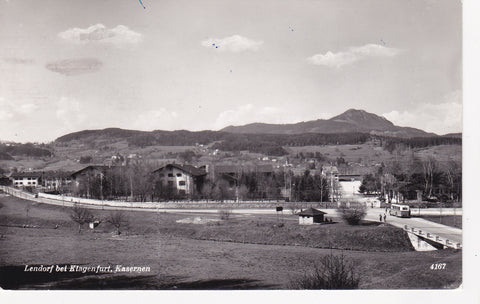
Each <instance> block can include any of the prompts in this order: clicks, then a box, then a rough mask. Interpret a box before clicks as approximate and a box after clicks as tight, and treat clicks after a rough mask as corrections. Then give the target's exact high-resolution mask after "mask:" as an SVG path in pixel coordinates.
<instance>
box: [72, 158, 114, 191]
mask: <svg viewBox="0 0 480 304" xmlns="http://www.w3.org/2000/svg"><path fill="white" fill-rule="evenodd" d="M110 168H112V167H111V166H104V165H90V166H87V167H85V168H83V169H81V170H78V171H76V172H74V173H72V174H71V175H70V177H71V183H72V185H73V187H72V190H73V192H74V193H79V192H84V194H85V195H86V197H91V196H92V194H95V195H97V194H98V193H96V192H100V194H99V196H100V197H102V198H103V193H102V191H103V186H102V185H101V183H102V181H103V180H104V178H105V176H106V175H107V171H108V170H110ZM94 181H98V182H99V183H100V185H99V187H98V189H96V188H97V187H94V188H92V187H91V186H92V182H94ZM97 196H98V195H97Z"/></svg>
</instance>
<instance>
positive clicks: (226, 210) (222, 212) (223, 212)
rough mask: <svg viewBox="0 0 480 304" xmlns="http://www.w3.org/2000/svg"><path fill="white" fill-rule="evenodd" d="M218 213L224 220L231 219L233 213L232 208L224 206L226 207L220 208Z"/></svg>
mask: <svg viewBox="0 0 480 304" xmlns="http://www.w3.org/2000/svg"><path fill="white" fill-rule="evenodd" d="M218 214H219V215H220V218H221V219H222V220H229V219H230V216H231V215H232V209H229V208H224V209H221V210H218Z"/></svg>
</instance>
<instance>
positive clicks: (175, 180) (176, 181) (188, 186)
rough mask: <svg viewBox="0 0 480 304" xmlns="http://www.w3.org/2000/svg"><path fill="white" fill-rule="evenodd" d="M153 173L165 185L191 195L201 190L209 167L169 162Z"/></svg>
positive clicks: (180, 193) (181, 193)
mask: <svg viewBox="0 0 480 304" xmlns="http://www.w3.org/2000/svg"><path fill="white" fill-rule="evenodd" d="M152 173H153V174H154V175H155V176H157V177H158V178H159V180H160V182H161V183H162V184H163V185H164V186H166V187H168V188H170V189H173V190H176V191H177V193H178V195H180V196H190V195H192V194H194V193H198V192H200V191H201V188H202V186H203V183H204V182H205V176H206V175H207V167H205V166H204V167H200V168H197V167H195V166H192V165H180V164H168V165H165V166H163V167H161V168H158V169H157V170H155V171H153V172H152Z"/></svg>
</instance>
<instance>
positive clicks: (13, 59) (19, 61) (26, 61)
mask: <svg viewBox="0 0 480 304" xmlns="http://www.w3.org/2000/svg"><path fill="white" fill-rule="evenodd" d="M3 61H5V62H7V63H13V64H32V63H33V59H29V58H16V57H7V58H3Z"/></svg>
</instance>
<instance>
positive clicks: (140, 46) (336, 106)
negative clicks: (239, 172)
mask: <svg viewBox="0 0 480 304" xmlns="http://www.w3.org/2000/svg"><path fill="white" fill-rule="evenodd" d="M0 1H1V2H0V45H1V47H0V140H4V141H15V142H28V141H30V142H49V141H52V140H54V139H55V138H57V137H59V136H62V135H64V134H67V133H70V132H75V131H81V130H85V129H102V128H108V127H119V128H125V129H136V130H145V131H150V130H180V129H186V130H192V131H198V130H219V129H221V128H223V127H226V126H229V125H243V124H247V123H253V122H265V123H295V122H300V121H308V120H315V119H328V118H330V117H333V116H335V115H338V114H340V113H343V112H344V111H346V110H348V109H351V108H355V109H363V110H366V111H368V112H371V113H375V114H377V115H382V116H384V117H385V118H387V119H388V120H390V121H392V122H393V123H394V124H396V125H399V126H409V127H415V128H420V129H422V130H425V131H428V132H434V133H437V134H440V135H441V134H446V133H452V132H462V6H461V2H460V1H453V0H363V1H358V0H262V1H258V0H244V1H230V0H197V1H185V0H171V1H170V0H168V1H153V0H142V2H140V1H139V0H111V1H110V0H106V1H98V0H97V1H92V0H82V1H73V0H43V1H38V0H0ZM142 4H143V5H144V7H145V8H144V7H143V6H142Z"/></svg>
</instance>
